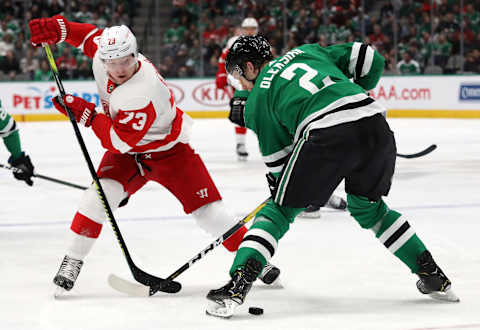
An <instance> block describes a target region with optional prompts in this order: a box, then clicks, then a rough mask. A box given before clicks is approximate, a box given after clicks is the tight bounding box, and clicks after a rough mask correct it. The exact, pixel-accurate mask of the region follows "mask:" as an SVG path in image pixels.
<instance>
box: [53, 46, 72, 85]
mask: <svg viewBox="0 0 480 330" xmlns="http://www.w3.org/2000/svg"><path fill="white" fill-rule="evenodd" d="M56 62H57V67H58V71H59V72H60V75H61V76H62V77H65V78H67V79H72V78H73V76H74V75H75V72H74V71H75V70H76V68H77V60H76V59H75V57H73V56H72V54H71V49H70V47H65V48H64V49H63V52H62V56H60V57H59V58H57V61H56Z"/></svg>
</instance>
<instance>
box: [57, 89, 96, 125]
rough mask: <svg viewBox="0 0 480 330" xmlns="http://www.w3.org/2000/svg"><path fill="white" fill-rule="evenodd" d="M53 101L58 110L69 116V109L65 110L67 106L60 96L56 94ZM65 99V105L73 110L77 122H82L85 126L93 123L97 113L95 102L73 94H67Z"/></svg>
mask: <svg viewBox="0 0 480 330" xmlns="http://www.w3.org/2000/svg"><path fill="white" fill-rule="evenodd" d="M52 101H53V105H54V106H55V108H57V110H58V111H60V112H61V113H63V114H64V115H66V116H68V114H67V111H65V108H64V107H63V105H62V104H61V102H60V96H55V97H54V98H53V99H52ZM63 101H64V102H65V105H66V106H67V107H68V108H69V109H70V110H72V112H73V115H74V116H75V120H76V121H77V123H80V124H82V125H84V126H85V127H90V125H92V121H93V118H95V116H96V115H97V112H96V111H95V104H94V103H90V102H87V101H85V100H84V99H82V98H81V97H77V96H73V95H65V96H64V97H63Z"/></svg>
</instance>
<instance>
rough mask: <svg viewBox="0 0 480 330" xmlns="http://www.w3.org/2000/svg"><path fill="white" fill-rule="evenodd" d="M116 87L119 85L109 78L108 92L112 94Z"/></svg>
mask: <svg viewBox="0 0 480 330" xmlns="http://www.w3.org/2000/svg"><path fill="white" fill-rule="evenodd" d="M115 87H117V85H116V84H115V83H114V82H113V81H111V80H110V79H108V82H107V93H108V94H111V93H112V92H113V90H114V89H115Z"/></svg>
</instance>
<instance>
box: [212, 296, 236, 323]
mask: <svg viewBox="0 0 480 330" xmlns="http://www.w3.org/2000/svg"><path fill="white" fill-rule="evenodd" d="M238 306H239V305H238V304H237V303H236V302H235V301H233V300H230V299H224V300H223V303H220V304H219V303H217V302H215V301H208V305H207V309H206V310H205V313H206V314H207V315H210V316H215V317H220V318H223V319H229V318H231V317H232V316H233V314H234V313H235V309H236V308H237V307H238Z"/></svg>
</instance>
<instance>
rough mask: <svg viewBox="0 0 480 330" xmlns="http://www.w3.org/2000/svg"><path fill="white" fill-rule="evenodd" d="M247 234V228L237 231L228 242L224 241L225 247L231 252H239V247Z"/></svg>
mask: <svg viewBox="0 0 480 330" xmlns="http://www.w3.org/2000/svg"><path fill="white" fill-rule="evenodd" d="M246 232H247V228H245V226H243V227H242V228H240V229H239V230H237V231H236V232H235V234H233V235H232V236H230V237H229V238H228V239H227V240H226V241H224V242H223V243H222V244H223V246H224V247H225V248H226V249H227V250H228V251H230V252H235V251H237V250H238V247H239V246H240V243H242V239H243V236H245V233H246Z"/></svg>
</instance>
